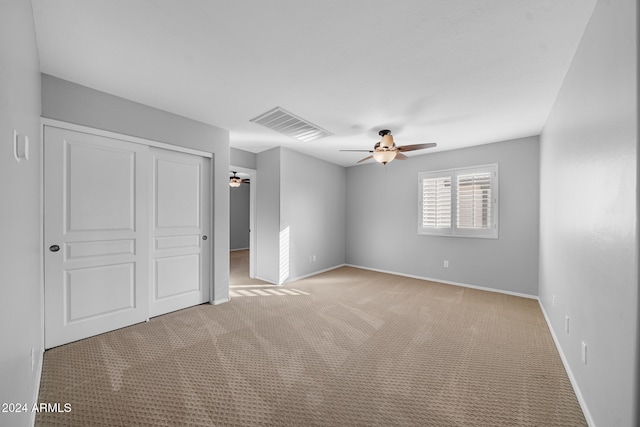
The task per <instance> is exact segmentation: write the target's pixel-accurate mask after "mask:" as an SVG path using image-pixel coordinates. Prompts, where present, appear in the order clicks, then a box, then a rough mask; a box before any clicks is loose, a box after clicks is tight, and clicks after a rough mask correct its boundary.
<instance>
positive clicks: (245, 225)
mask: <svg viewBox="0 0 640 427" xmlns="http://www.w3.org/2000/svg"><path fill="white" fill-rule="evenodd" d="M229 177H230V183H231V178H232V177H236V178H239V179H240V182H239V185H238V183H236V185H235V186H231V185H230V186H229V206H230V220H229V224H230V231H229V237H230V239H229V240H230V241H229V248H230V251H231V252H230V254H229V260H230V265H229V284H230V285H231V286H233V285H237V284H239V282H243V283H244V282H245V281H252V280H253V279H254V278H255V274H256V262H257V257H256V250H255V249H256V233H255V232H254V230H255V222H256V188H257V173H256V170H255V169H248V168H243V167H240V166H233V165H231V166H229Z"/></svg>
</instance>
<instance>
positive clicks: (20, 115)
mask: <svg viewBox="0 0 640 427" xmlns="http://www.w3.org/2000/svg"><path fill="white" fill-rule="evenodd" d="M0 56H1V57H2V59H1V60H0V62H1V66H0V135H1V136H0V147H2V151H1V152H0V200H1V201H2V202H1V204H0V227H2V229H1V231H0V235H1V236H2V244H1V245H0V289H2V297H1V298H0V337H2V349H1V350H0V402H2V403H4V402H6V403H9V402H14V403H15V402H23V403H27V404H28V405H29V408H31V405H33V403H34V398H35V397H36V392H37V390H38V383H37V380H38V377H37V374H36V373H37V372H39V370H40V363H41V357H42V351H43V350H42V343H43V332H42V328H41V322H42V318H41V310H40V304H41V293H40V291H41V282H40V280H41V279H40V263H41V256H40V254H41V251H42V245H41V243H40V230H41V229H42V218H41V216H40V171H41V167H40V160H41V159H40V149H39V146H40V70H39V64H38V52H37V47H36V40H35V32H34V24H33V16H32V12H31V2H30V1H28V0H3V1H2V2H0ZM14 129H15V130H17V131H18V133H19V134H20V135H21V136H20V137H21V138H24V136H25V135H26V136H28V137H29V140H30V144H31V150H30V152H29V160H28V161H21V162H20V163H18V162H16V161H15V160H14V159H13V130H14ZM31 349H34V350H35V361H36V365H35V367H34V369H32V368H31ZM33 416H34V414H31V413H30V412H29V413H26V414H24V413H22V414H9V413H0V425H3V426H27V425H32V421H31V420H32V419H33Z"/></svg>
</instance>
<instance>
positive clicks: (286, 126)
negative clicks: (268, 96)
mask: <svg viewBox="0 0 640 427" xmlns="http://www.w3.org/2000/svg"><path fill="white" fill-rule="evenodd" d="M249 121H250V122H253V123H257V124H259V125H262V126H265V127H268V128H269V129H273V130H275V131H276V132H280V133H282V134H284V135H287V136H290V137H291V138H295V139H298V140H300V141H304V142H311V141H315V140H316V139H320V138H324V137H325V136H329V135H333V134H332V133H331V132H329V131H327V130H324V129H322V128H321V127H319V126H316V125H314V124H313V123H310V122H308V121H306V120H304V119H301V118H300V117H298V116H296V115H294V114H291V113H290V112H288V111H287V110H285V109H283V108H280V107H276V108H274V109H273V110H269V111H267V112H266V113H264V114H261V115H259V116H258V117H255V118H253V119H251V120H249Z"/></svg>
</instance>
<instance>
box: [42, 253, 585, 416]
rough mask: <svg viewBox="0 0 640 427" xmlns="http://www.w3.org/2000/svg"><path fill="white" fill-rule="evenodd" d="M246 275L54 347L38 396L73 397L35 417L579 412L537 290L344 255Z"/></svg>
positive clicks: (45, 399) (47, 358) (48, 355)
mask: <svg viewBox="0 0 640 427" xmlns="http://www.w3.org/2000/svg"><path fill="white" fill-rule="evenodd" d="M236 261H237V260H236ZM233 270H234V268H233V267H232V271H233ZM234 276H235V275H234ZM243 280H246V281H249V279H248V278H245V279H241V278H240V277H236V278H235V279H234V280H232V286H233V288H232V291H233V292H234V295H236V296H235V297H233V298H232V300H231V302H229V303H226V304H222V305H218V306H210V305H201V306H197V307H193V308H189V309H186V310H182V311H179V312H175V313H171V314H168V315H164V316H160V317H157V318H154V319H152V320H151V321H150V322H148V323H145V324H139V325H134V326H131V327H128V328H125V329H121V330H118V331H114V332H110V333H108V334H104V335H100V336H97V337H93V338H89V339H86V340H83V341H79V342H76V343H72V344H68V345H65V346H61V347H58V348H55V349H51V350H48V351H47V352H46V353H45V357H44V369H43V373H42V381H41V389H40V398H39V400H40V402H60V403H70V404H71V412H68V413H40V414H38V416H37V418H36V425H38V426H143V425H159V426H173V425H194V426H218V425H219V426H222V425H238V426H259V425H283V426H284V425H286V426H347V425H354V426H376V425H378V426H583V425H586V422H585V419H584V417H583V415H582V412H581V410H580V407H579V405H578V402H577V400H576V397H575V394H574V392H573V390H572V388H571V385H570V383H569V380H568V378H567V375H566V373H565V371H564V369H563V366H562V362H561V361H560V358H559V356H558V353H557V351H556V349H555V347H554V345H553V341H552V338H551V336H550V334H549V331H548V329H547V326H546V324H545V321H544V318H543V316H542V313H541V311H540V309H539V307H538V305H537V302H536V301H534V300H529V299H524V298H518V297H512V296H507V295H502V294H497V293H490V292H483V291H478V290H473V289H466V288H460V287H454V286H448V285H442V284H438V283H432V282H426V281H421V280H415V279H408V278H404V277H397V276H392V275H386V274H381V273H375V272H371V271H366V270H360V269H355V268H349V267H343V268H339V269H336V270H333V271H330V272H327V273H324V274H320V275H318V276H315V277H311V278H307V279H305V280H301V281H298V282H295V283H292V284H290V285H287V286H282V287H274V286H265V284H264V283H263V282H259V281H250V282H251V283H246V282H244V281H243ZM239 291H248V292H244V293H240V292H239Z"/></svg>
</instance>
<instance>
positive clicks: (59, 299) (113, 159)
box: [44, 126, 149, 348]
mask: <svg viewBox="0 0 640 427" xmlns="http://www.w3.org/2000/svg"><path fill="white" fill-rule="evenodd" d="M44 158H45V160H44V162H45V163H44V164H45V168H44V177H45V181H44V188H45V189H44V194H45V198H44V211H45V234H44V241H45V245H46V248H45V255H44V261H45V347H46V348H51V347H54V346H57V345H60V344H64V343H67V342H71V341H75V340H79V339H82V338H86V337H89V336H92V335H97V334H100V333H103V332H106V331H110V330H113V329H117V328H120V327H123V326H128V325H131V324H133V323H137V322H142V321H144V320H146V319H147V316H148V300H149V297H148V295H149V251H148V239H149V237H148V236H149V233H148V227H147V224H146V219H147V217H148V213H147V212H148V210H147V197H146V192H147V187H148V185H149V184H148V180H149V173H148V147H146V146H144V145H139V144H132V143H128V142H124V141H120V140H117V139H112V138H106V137H100V136H95V135H90V134H87V133H82V132H75V131H70V130H63V129H59V128H54V127H48V126H47V127H45V137H44ZM56 246H57V247H58V248H59V250H56V249H57V248H56Z"/></svg>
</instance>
